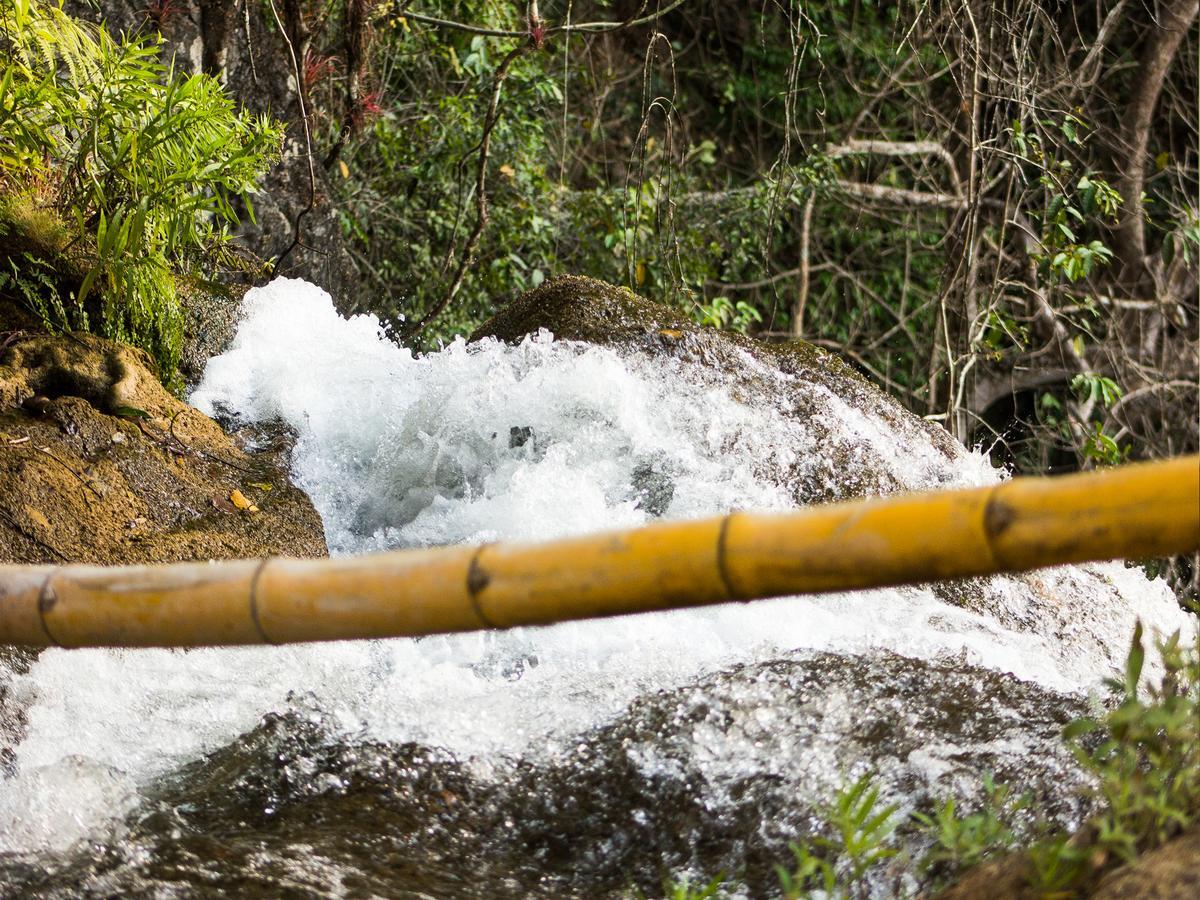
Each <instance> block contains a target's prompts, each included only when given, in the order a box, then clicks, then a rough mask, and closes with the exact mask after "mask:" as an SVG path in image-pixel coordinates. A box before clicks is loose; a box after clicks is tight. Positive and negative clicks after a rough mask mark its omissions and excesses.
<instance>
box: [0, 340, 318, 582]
mask: <svg viewBox="0 0 1200 900" xmlns="http://www.w3.org/2000/svg"><path fill="white" fill-rule="evenodd" d="M0 343H3V342H0ZM282 455H283V454H282V450H280V451H279V452H274V453H273V452H270V451H266V452H260V453H256V454H247V453H246V452H243V450H241V449H240V448H239V447H238V446H237V445H236V444H235V443H234V442H233V441H232V440H231V439H230V438H229V437H228V436H227V435H226V434H225V433H224V432H223V431H222V430H221V428H220V427H219V426H218V425H217V424H216V423H215V422H213V421H212V420H210V419H208V418H207V417H205V416H204V415H202V414H201V413H199V412H197V411H196V410H194V409H191V408H190V407H188V406H185V405H184V404H182V403H180V402H179V401H178V400H176V399H175V398H174V397H172V396H171V395H170V394H169V393H168V392H167V391H166V390H165V389H164V388H163V387H162V386H161V384H160V382H159V380H158V378H157V376H156V374H155V372H154V371H153V368H152V365H151V363H150V359H149V357H148V356H147V355H146V354H145V353H143V352H142V351H139V350H135V349H132V348H129V347H124V346H121V345H119V344H115V343H112V342H110V341H106V340H104V339H102V338H97V337H93V336H90V335H68V336H51V335H44V334H25V335H14V336H12V337H10V338H9V341H8V345H7V346H6V347H4V349H3V350H2V351H0V561H4V562H31V563H32V562H95V563H112V564H119V563H147V562H173V561H178V560H194V559H221V558H246V557H249V558H253V557H260V556H266V555H276V554H278V555H284V554H286V555H292V556H297V555H303V556H322V555H324V554H325V553H326V548H325V541H324V532H323V528H322V525H321V521H320V518H319V516H318V515H317V513H316V511H315V510H314V509H313V507H312V504H311V503H310V502H309V500H308V498H307V497H306V496H305V495H304V494H303V493H302V492H301V491H299V490H298V489H296V488H293V487H292V486H291V485H290V484H289V483H288V480H287V473H286V469H285V468H284V465H283V460H282V458H281V457H282ZM267 485H270V487H269V488H268V487H266V486H267ZM234 490H240V491H241V493H242V494H243V495H244V496H245V497H247V498H249V499H250V500H251V501H252V502H253V503H254V504H255V505H256V506H257V507H258V508H259V511H258V512H256V513H250V512H245V511H242V510H239V509H238V508H237V507H236V506H235V505H234V504H233V503H232V502H230V495H231V493H232V491H234Z"/></svg>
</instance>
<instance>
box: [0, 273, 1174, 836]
mask: <svg viewBox="0 0 1200 900" xmlns="http://www.w3.org/2000/svg"><path fill="white" fill-rule="evenodd" d="M786 389H789V386H788V385H786V384H783V383H781V385H780V390H781V391H783V390H786ZM827 399H828V402H827V404H826V407H825V408H826V412H825V413H824V416H825V424H826V425H827V426H829V425H831V423H832V426H833V427H836V428H840V429H842V430H843V431H844V432H845V433H847V434H850V435H852V436H853V437H854V439H855V440H856V441H859V442H869V443H870V445H871V446H872V447H873V448H874V449H875V450H876V451H878V452H880V453H882V454H883V455H884V456H885V457H886V459H887V460H889V465H891V466H892V469H893V472H894V473H895V474H896V475H897V477H898V478H899V480H900V482H901V483H903V484H904V485H905V486H906V487H908V488H911V489H920V488H924V487H932V486H946V485H963V486H966V485H977V484H986V483H991V482H994V481H995V480H997V479H999V478H1000V477H1002V474H1001V473H999V472H996V471H994V470H993V469H992V468H991V466H990V465H989V464H988V463H987V461H986V459H985V458H984V457H983V456H982V455H981V454H979V453H974V452H964V453H963V454H962V456H961V458H960V459H958V460H955V461H951V460H947V459H946V457H945V455H944V454H941V453H939V452H938V451H936V450H935V449H934V448H933V447H932V446H930V445H929V444H928V442H927V440H926V443H924V444H922V443H921V441H922V440H923V439H922V438H920V437H919V432H918V431H897V430H896V429H895V428H893V427H891V426H888V425H886V424H883V423H879V422H873V421H866V420H865V419H864V417H863V416H862V415H861V414H857V413H855V411H854V410H853V409H851V408H850V407H848V406H846V404H844V403H841V401H840V400H838V398H835V397H833V396H832V395H830V396H829V397H828V398H827ZM191 400H192V403H193V404H194V405H195V406H197V407H198V408H199V409H201V410H202V411H204V412H206V413H209V414H212V415H219V416H223V417H226V418H228V419H230V420H232V421H234V422H237V423H242V424H250V423H256V422H268V421H272V420H282V421H283V422H284V423H286V424H287V426H288V427H290V428H291V429H292V430H294V432H295V434H296V444H295V449H294V453H293V473H294V476H295V479H296V481H297V483H298V484H299V485H300V486H301V487H302V488H303V489H304V490H305V491H307V492H308V494H309V496H310V497H311V498H312V500H313V502H314V504H315V505H316V507H317V509H318V511H319V512H320V514H321V516H322V519H323V521H324V525H325V530H326V536H327V539H328V543H329V546H330V549H331V551H332V552H333V553H335V554H348V553H359V552H366V551H371V550H378V549H384V548H393V547H424V546H431V545H437V544H445V543H457V542H481V541H490V540H496V539H499V538H522V539H536V538H551V537H557V536H562V535H568V534H576V533H581V532H586V531H593V530H598V529H604V528H615V527H629V526H636V525H639V524H642V523H645V522H647V521H649V520H650V519H651V518H653V517H654V516H656V515H661V516H663V517H666V518H688V517H697V516H705V515H713V514H718V513H722V512H725V511H728V510H730V509H734V508H741V509H758V510H765V509H782V508H787V507H789V506H790V505H791V503H792V501H791V499H790V498H791V496H792V495H791V492H790V491H789V489H788V485H787V484H785V483H781V482H780V480H779V479H780V473H783V472H795V471H796V470H797V467H799V468H800V469H801V470H803V471H807V472H810V473H811V474H813V475H814V476H815V477H822V478H836V477H838V465H837V463H835V461H834V460H832V459H831V458H829V456H828V455H827V454H825V453H823V447H822V446H821V445H820V443H819V442H818V441H816V440H815V439H814V437H813V435H812V433H811V429H810V428H808V427H807V426H806V423H805V422H803V421H798V420H796V419H794V418H788V417H785V416H781V415H780V414H779V410H778V409H777V408H774V407H773V406H771V405H770V404H762V405H758V406H756V405H753V404H749V403H747V402H744V401H743V400H742V399H739V391H738V385H737V377H736V374H728V375H719V374H716V373H711V372H710V373H702V372H698V371H695V370H692V369H689V368H688V367H687V366H685V365H684V364H682V363H679V362H676V361H671V360H666V359H654V358H649V357H644V356H640V355H636V354H621V353H618V352H617V351H615V350H612V349H606V348H599V347H592V346H585V345H580V344H573V343H569V342H560V341H555V340H553V338H552V336H551V335H549V334H546V333H542V334H539V335H535V336H532V337H530V338H528V339H527V340H525V341H524V342H523V343H521V344H520V345H519V346H507V345H504V344H501V343H498V342H494V341H484V342H481V343H478V344H475V345H467V344H465V343H463V342H462V341H456V342H455V343H453V344H451V345H450V346H448V347H446V348H445V349H443V350H442V351H440V352H438V353H434V354H429V355H426V356H423V357H414V356H413V355H412V353H411V352H409V351H408V350H405V349H403V348H400V347H398V346H396V345H395V344H394V343H392V342H391V341H389V340H388V339H387V336H386V334H385V333H384V330H383V328H382V327H381V325H380V323H379V321H378V320H377V319H376V318H374V317H373V316H356V317H354V318H351V319H345V318H342V317H341V316H339V315H338V314H337V313H336V311H335V310H334V308H333V304H332V302H331V301H330V299H329V297H328V295H326V294H325V293H324V292H323V291H321V290H320V289H318V288H316V287H314V286H312V285H310V284H307V283H304V282H301V281H294V280H287V279H280V280H277V281H275V282H274V283H272V284H271V285H269V286H267V287H265V288H260V289H256V290H253V291H251V292H250V293H249V294H247V297H246V300H245V302H244V307H243V311H242V321H241V325H240V327H239V330H238V334H237V337H236V339H235V341H234V343H233V345H232V347H231V348H230V349H229V351H228V352H226V353H225V354H223V355H222V356H220V357H217V358H215V359H213V360H212V361H211V362H210V363H209V366H208V369H207V372H206V374H205V376H204V379H203V382H202V383H201V384H200V385H199V387H198V388H197V389H196V390H195V392H194V393H193V395H192V398H191ZM986 597H987V598H988V599H987V602H986V603H979V604H970V605H971V606H972V609H973V610H974V611H972V609H965V608H960V607H958V606H953V605H950V604H948V603H946V602H944V601H943V600H942V599H940V598H939V597H938V595H937V594H936V593H935V592H934V590H932V589H929V588H901V589H894V590H878V591H871V592H860V593H852V594H838V595H830V596H823V597H816V598H789V599H782V600H775V601H768V602H760V603H754V604H749V605H731V606H724V607H716V608H710V609H705V610H697V611H685V612H672V613H658V614H652V615H645V616H638V617H626V618H621V619H613V620H608V621H602V622H586V623H572V624H564V625H558V626H554V627H550V628H544V629H518V630H514V631H510V632H506V633H498V634H470V635H459V636H452V637H439V638H429V639H424V640H419V641H414V640H393V641H384V642H346V643H338V644H327V645H302V646H294V647H279V648H240V649H222V650H199V651H192V652H175V651H164V650H136V651H102V650H87V651H62V650H47V651H45V652H43V653H42V654H41V655H40V656H39V657H38V659H37V660H36V662H35V663H34V664H33V666H32V668H31V669H30V671H29V672H28V673H26V674H18V675H13V676H11V678H12V683H11V685H10V687H11V692H12V698H13V701H14V702H16V703H19V704H20V705H22V706H23V707H24V710H25V719H26V723H27V727H26V729H25V734H24V737H23V738H22V740H21V741H20V743H19V744H18V745H17V746H16V747H15V748H13V758H12V761H11V766H10V768H11V770H12V774H11V775H10V776H9V777H7V778H5V779H4V781H3V782H0V852H28V851H32V850H35V849H36V850H42V851H44V850H46V849H53V848H65V847H67V846H69V845H71V844H72V843H74V842H76V841H78V840H81V839H84V838H90V839H96V838H97V835H108V837H110V838H111V837H112V835H113V834H114V833H116V832H117V831H119V829H120V828H121V821H122V818H123V816H124V815H125V814H126V813H127V812H128V811H129V810H130V809H132V808H133V807H134V806H135V805H136V804H137V802H138V799H139V792H140V791H141V790H142V789H143V788H144V787H145V785H147V784H148V783H150V782H151V781H152V780H153V779H154V778H156V777H158V776H160V775H162V774H164V773H167V772H170V771H172V770H174V769H177V768H178V767H179V766H181V765H184V764H185V763H188V762H190V761H193V760H196V759H198V758H200V757H201V756H203V755H204V754H206V753H209V752H212V751H213V750H216V749H218V748H220V747H222V746H225V745H227V744H228V743H229V742H231V741H232V740H234V739H235V738H236V737H238V736H239V735H241V734H243V733H245V732H247V731H249V730H250V729H252V728H253V727H254V726H255V725H256V724H257V723H258V722H259V721H260V720H261V719H262V717H263V716H264V715H266V714H267V713H270V712H277V711H283V710H288V709H294V708H301V709H312V710H319V711H320V713H321V715H322V716H323V719H324V720H325V721H327V722H333V723H335V727H336V729H338V730H340V732H341V733H342V734H344V735H346V736H352V737H354V738H355V739H362V738H370V739H372V740H379V741H385V742H402V741H414V742H418V743H420V744H423V745H427V746H433V747H440V748H446V749H448V750H450V751H451V752H453V753H455V754H458V755H459V756H461V757H463V758H465V759H469V760H471V761H472V763H473V765H474V766H475V767H476V768H477V770H478V771H479V772H480V773H481V774H483V775H486V772H487V771H488V768H489V765H490V762H489V761H490V760H492V759H494V758H497V757H500V756H507V757H516V756H522V757H527V758H528V757H538V756H552V755H554V754H556V753H557V752H558V750H560V749H561V748H562V747H563V746H564V745H569V744H570V743H571V742H572V740H573V739H574V738H575V736H576V735H578V734H580V733H581V732H583V731H585V730H587V729H588V728H590V727H593V726H595V725H597V724H600V723H603V722H606V721H608V720H610V719H611V718H612V717H614V716H616V715H617V714H619V713H620V712H621V711H622V710H623V709H625V708H626V707H627V706H628V704H629V703H630V702H631V701H632V700H634V699H635V698H637V697H639V696H642V695H645V694H647V693H651V692H654V691H657V690H662V689H665V688H671V687H675V686H678V685H683V684H687V683H689V682H690V681H692V680H694V679H696V678H698V677H700V676H702V675H704V674H706V673H709V672H713V671H715V670H717V669H720V668H721V667H724V666H728V665H730V664H732V663H736V662H750V661H758V660H768V659H771V658H773V657H775V656H777V655H779V654H781V653H785V652H788V651H793V650H796V649H804V648H807V649H813V650H831V651H836V652H839V653H850V652H866V651H873V650H881V649H883V650H890V651H893V652H895V653H898V654H901V655H906V656H912V657H918V658H922V659H937V660H945V659H955V660H963V661H966V662H970V663H972V664H975V665H979V666H983V667H987V668H992V669H996V670H998V671H1001V672H1009V673H1012V674H1014V675H1016V676H1017V677H1019V678H1021V679H1025V680H1029V681H1033V682H1036V683H1038V684H1040V685H1042V686H1045V687H1048V688H1052V689H1054V690H1059V691H1071V692H1086V691H1089V690H1091V689H1094V688H1095V687H1096V686H1097V685H1098V684H1099V682H1100V681H1101V679H1103V678H1104V677H1106V676H1107V675H1109V674H1110V673H1111V672H1112V671H1113V668H1114V666H1115V665H1116V663H1117V662H1118V661H1119V659H1120V658H1121V657H1122V655H1123V653H1124V651H1125V642H1126V641H1127V640H1128V635H1129V633H1130V632H1131V631H1132V626H1133V622H1134V620H1135V619H1136V618H1139V617H1140V618H1141V619H1142V620H1143V621H1144V622H1146V623H1147V624H1148V626H1149V627H1150V628H1151V629H1152V630H1154V631H1157V632H1159V633H1169V632H1170V631H1173V630H1175V629H1178V628H1184V627H1187V620H1186V619H1185V617H1184V615H1183V613H1182V612H1181V611H1180V610H1179V608H1178V606H1177V605H1176V603H1175V600H1174V598H1173V596H1172V595H1171V592H1170V591H1169V589H1168V588H1167V586H1166V585H1165V584H1164V583H1163V582H1161V581H1155V582H1151V581H1148V580H1147V579H1146V578H1145V577H1144V576H1143V574H1142V573H1141V572H1140V571H1139V570H1134V569H1127V568H1126V567H1124V566H1123V565H1121V564H1119V563H1110V564H1105V565H1098V566H1085V567H1064V568H1060V569H1053V570H1046V571H1043V572H1040V573H1037V574H1036V575H1033V576H1030V577H1028V578H996V579H992V580H991V581H990V582H989V583H988V585H987V587H986Z"/></svg>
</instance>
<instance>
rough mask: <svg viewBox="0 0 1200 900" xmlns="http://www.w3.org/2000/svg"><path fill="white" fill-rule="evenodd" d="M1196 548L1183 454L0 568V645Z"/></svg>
mask: <svg viewBox="0 0 1200 900" xmlns="http://www.w3.org/2000/svg"><path fill="white" fill-rule="evenodd" d="M1197 549H1200V457H1197V456H1191V457H1184V458H1181V459H1175V460H1170V461H1168V462H1159V463H1147V464H1139V465H1130V466H1123V467H1121V468H1117V469H1109V470H1105V471H1102V472H1094V473H1089V474H1083V475H1072V476H1067V477H1062V478H1019V479H1016V480H1013V481H1009V482H1005V483H1003V484H999V485H993V486H989V487H984V488H974V489H970V490H956V491H944V492H936V493H927V494H909V495H903V496H894V497H888V498H884V499H874V500H865V501H856V502H851V503H838V504H831V505H828V506H816V507H810V508H807V509H803V510H799V511H796V512H789V513H773V514H753V513H743V512H735V513H730V514H729V515H726V516H722V517H719V518H714V519H706V520H700V521H690V522H664V523H658V524H655V525H650V526H647V527H644V528H638V529H633V530H629V531H616V532H608V533H603V534H595V535H587V536H584V537H576V538H569V539H566V540H558V541H551V542H548V543H542V544H517V543H512V544H504V543H500V544H485V545H483V546H481V547H467V546H461V547H446V548H438V549H433V550H407V551H396V552H391V553H380V554H375V555H371V556H361V557H354V558H344V559H321V560H298V559H285V558H275V559H268V560H240V561H234V562H222V563H183V564H178V565H170V566H123V567H112V568H105V567H97V566H76V565H67V566H0V644H5V643H7V644H23V645H27V646H35V647H45V646H60V647H97V646H108V647H147V646H168V647H197V646H208V645H227V644H263V643H271V644H284V643H291V642H296V641H319V640H339V639H347V638H381V637H398V636H416V635H426V634H437V633H445V632H454V631H471V630H475V629H483V628H510V627H513V626H517V625H541V624H547V623H551V622H560V621H565V620H569V619H584V618H592V617H598V616H612V615H619V614H623V613H633V612H643V611H649V610H657V609H670V608H676V607H686V606H701V605H704V604H710V603H720V602H723V601H728V600H743V601H744V600H753V599H757V598H763V597H777V596H784V595H787V594H802V593H813V592H821V591H832V590H850V589H854V588H867V587H882V586H886V585H898V584H910V583H917V582H924V581H933V580H936V579H943V578H960V577H966V576H973V575H987V574H991V573H996V572H1012V571H1020V570H1025V569H1032V568H1037V567H1039V566H1046V565H1056V564H1060V563H1069V562H1082V561H1085V560H1097V559H1111V558H1116V557H1131V558H1139V557H1151V556H1166V555H1170V554H1175V553H1188V552H1191V551H1194V550H1197Z"/></svg>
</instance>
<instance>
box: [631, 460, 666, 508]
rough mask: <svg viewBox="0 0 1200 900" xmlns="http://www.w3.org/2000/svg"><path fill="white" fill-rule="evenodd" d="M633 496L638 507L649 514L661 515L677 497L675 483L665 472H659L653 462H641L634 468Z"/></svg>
mask: <svg viewBox="0 0 1200 900" xmlns="http://www.w3.org/2000/svg"><path fill="white" fill-rule="evenodd" d="M632 481H633V496H634V498H635V500H636V504H637V507H638V509H644V510H645V511H646V513H647V514H648V515H651V516H655V517H658V516H661V515H663V514H664V513H665V512H666V511H667V509H668V507H670V505H671V500H672V499H674V497H675V484H674V482H672V481H671V478H670V476H669V475H667V474H666V473H665V472H659V471H658V470H656V469H655V468H654V464H653V463H648V462H646V463H639V464H638V465H636V466H634V469H633V477H632Z"/></svg>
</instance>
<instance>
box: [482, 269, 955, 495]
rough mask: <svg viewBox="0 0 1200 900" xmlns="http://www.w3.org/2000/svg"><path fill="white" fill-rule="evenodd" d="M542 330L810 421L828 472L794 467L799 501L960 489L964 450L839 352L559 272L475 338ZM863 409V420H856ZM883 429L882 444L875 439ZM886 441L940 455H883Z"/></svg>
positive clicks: (517, 336) (510, 337)
mask: <svg viewBox="0 0 1200 900" xmlns="http://www.w3.org/2000/svg"><path fill="white" fill-rule="evenodd" d="M540 329H546V330H547V331H550V332H551V333H552V334H554V336H555V337H556V338H559V339H564V340H572V341H584V342H587V343H590V344H598V345H602V346H607V347H612V348H614V349H616V350H619V351H621V352H633V353H642V354H647V355H652V356H657V357H671V358H673V359H676V360H678V361H679V362H680V363H681V367H682V368H683V369H684V370H687V371H690V372H691V373H692V374H693V375H694V376H695V377H696V380H697V383H698V386H700V387H701V388H702V387H703V386H704V385H705V383H706V382H707V383H714V384H715V383H720V384H722V385H723V386H724V387H726V388H727V389H728V390H730V391H731V392H732V393H733V394H734V395H735V396H737V397H738V398H739V399H741V400H743V401H744V402H746V403H748V404H752V405H760V404H770V405H772V406H774V407H775V408H776V409H777V410H778V411H779V413H780V414H781V415H785V416H788V417H792V418H795V419H799V420H801V421H803V422H805V423H806V425H807V426H808V428H809V430H810V432H811V433H812V434H813V435H814V439H815V445H816V446H817V447H819V450H820V455H821V456H822V457H823V458H824V460H825V463H826V464H825V466H824V467H823V469H820V470H818V471H816V472H815V473H814V467H813V465H812V462H813V460H811V459H806V460H803V461H801V463H800V464H798V465H797V467H796V471H795V472H794V473H793V475H794V478H792V479H790V480H789V483H792V484H794V485H795V486H796V491H797V498H796V499H797V500H798V501H800V502H815V501H823V500H834V499H844V498H850V497H858V496H864V495H869V494H882V493H890V492H892V491H896V490H902V489H912V488H919V487H935V486H939V485H950V484H954V483H955V482H956V480H957V479H958V478H960V477H961V471H962V469H961V466H958V467H956V466H955V465H953V464H954V463H955V462H958V461H960V460H961V459H962V458H963V457H964V455H965V453H966V451H965V450H964V448H963V447H962V445H961V444H959V443H958V442H957V441H955V440H954V438H952V437H951V436H950V435H949V434H948V433H947V432H946V431H945V430H944V429H943V428H941V427H940V426H938V425H936V424H933V423H930V422H926V421H924V420H923V419H921V418H920V417H918V416H915V415H913V414H912V413H910V412H909V411H908V410H906V409H904V408H903V407H902V406H900V404H899V403H897V402H896V401H895V400H893V399H892V398H890V397H889V396H887V395H886V394H885V393H884V392H883V391H881V390H880V389H879V388H877V387H875V386H874V385H873V384H871V383H870V382H869V381H867V380H866V379H865V378H863V377H862V376H860V375H859V374H858V373H857V372H855V371H854V370H853V369H851V368H850V366H848V365H847V364H846V363H844V362H843V361H842V360H841V359H840V358H838V357H837V356H835V355H833V354H831V353H827V352H825V351H824V350H821V349H820V348H818V347H815V346H813V345H812V344H809V343H807V342H805V341H798V340H797V341H789V342H787V343H765V342H762V341H757V340H754V339H752V338H748V337H745V336H743V335H740V334H735V333H731V332H727V331H718V330H716V329H714V328H709V327H704V326H701V325H697V324H696V323H694V322H692V321H691V320H689V319H688V318H686V317H685V316H683V315H682V314H681V313H680V312H679V311H678V310H674V309H671V308H669V307H666V306H662V305H660V304H657V303H652V302H651V301H649V300H645V299H643V298H642V297H639V296H638V295H637V294H634V293H633V292H632V291H630V290H628V289H626V288H618V287H614V286H612V285H609V284H605V283H604V282H602V281H596V280H595V279H592V278H584V277H580V276H571V275H568V276H563V277H560V278H555V279H553V280H552V281H548V282H546V283H545V284H543V285H541V286H540V287H538V288H535V289H534V290H531V291H528V292H526V293H525V294H523V295H522V296H521V297H519V298H518V299H516V300H515V301H513V302H512V303H511V304H509V305H508V306H506V307H504V308H503V309H501V310H500V311H499V312H498V313H496V315H494V316H493V317H492V318H491V319H490V320H488V321H487V322H486V323H484V324H483V325H482V326H481V327H480V328H479V329H478V330H477V331H476V332H475V333H474V334H473V335H472V336H471V339H472V340H479V339H482V338H485V337H491V338H497V339H499V340H502V341H506V342H510V343H515V342H518V341H520V340H521V339H523V338H524V337H525V336H526V335H528V334H534V333H536V332H537V331H539V330H540ZM855 412H857V413H858V414H859V415H855V414H854V413H855ZM881 431H886V432H890V434H888V435H886V436H885V438H884V440H882V441H878V440H872V439H873V438H877V437H879V436H880V434H881ZM884 443H890V444H892V445H900V446H902V447H920V448H922V449H924V448H931V449H932V450H934V451H935V452H934V453H932V454H929V453H918V454H914V455H913V456H911V457H910V458H902V457H903V454H899V455H897V454H892V453H888V452H881V450H880V446H881V444H884Z"/></svg>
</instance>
